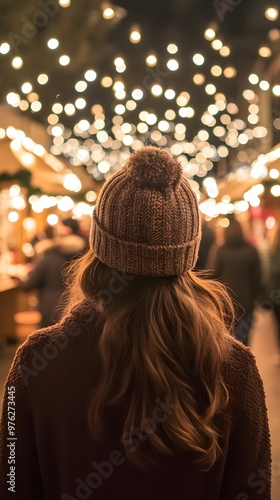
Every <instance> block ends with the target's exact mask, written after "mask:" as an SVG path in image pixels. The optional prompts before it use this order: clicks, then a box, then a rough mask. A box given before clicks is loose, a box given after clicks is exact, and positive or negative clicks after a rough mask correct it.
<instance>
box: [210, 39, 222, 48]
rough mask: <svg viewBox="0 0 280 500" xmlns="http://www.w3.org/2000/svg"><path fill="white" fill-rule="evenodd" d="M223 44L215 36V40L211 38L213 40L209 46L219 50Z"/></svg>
mask: <svg viewBox="0 0 280 500" xmlns="http://www.w3.org/2000/svg"><path fill="white" fill-rule="evenodd" d="M222 46H223V42H222V41H221V40H218V39H217V38H216V40H213V42H212V43H211V47H212V48H213V49H214V50H220V49H221V48H222Z"/></svg>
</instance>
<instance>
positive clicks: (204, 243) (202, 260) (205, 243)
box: [195, 216, 216, 270]
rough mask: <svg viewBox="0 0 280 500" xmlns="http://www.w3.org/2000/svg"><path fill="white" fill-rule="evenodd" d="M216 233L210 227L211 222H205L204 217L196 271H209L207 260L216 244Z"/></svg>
mask: <svg viewBox="0 0 280 500" xmlns="http://www.w3.org/2000/svg"><path fill="white" fill-rule="evenodd" d="M215 241H216V237H215V231H214V230H213V229H212V227H211V226H210V224H209V222H207V221H206V220H205V218H204V217H203V216H202V225H201V243H200V247H199V251H198V259H197V263H196V266H195V267H196V269H197V270H199V269H207V268H208V265H207V260H208V254H209V250H210V248H211V247H212V245H213V244H214V243H215Z"/></svg>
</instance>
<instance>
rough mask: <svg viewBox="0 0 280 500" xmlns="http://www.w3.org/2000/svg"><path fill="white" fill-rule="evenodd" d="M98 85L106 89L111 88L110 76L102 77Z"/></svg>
mask: <svg viewBox="0 0 280 500" xmlns="http://www.w3.org/2000/svg"><path fill="white" fill-rule="evenodd" d="M100 83H101V85H102V87H105V88H108V87H111V86H112V85H113V80H112V78H111V77H110V76H103V78H102V80H101V82H100Z"/></svg>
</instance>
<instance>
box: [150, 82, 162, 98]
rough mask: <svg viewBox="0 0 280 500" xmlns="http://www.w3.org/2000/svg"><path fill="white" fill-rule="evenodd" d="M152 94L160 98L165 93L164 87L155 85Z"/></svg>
mask: <svg viewBox="0 0 280 500" xmlns="http://www.w3.org/2000/svg"><path fill="white" fill-rule="evenodd" d="M151 92H152V94H153V95H154V96H157V97H158V96H160V95H161V94H162V92H163V90H162V87H161V86H160V85H157V84H156V85H153V86H152V88H151Z"/></svg>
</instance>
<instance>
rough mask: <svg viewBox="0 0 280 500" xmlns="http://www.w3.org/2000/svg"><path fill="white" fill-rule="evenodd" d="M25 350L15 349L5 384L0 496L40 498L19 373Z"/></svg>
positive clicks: (31, 429)
mask: <svg viewBox="0 0 280 500" xmlns="http://www.w3.org/2000/svg"><path fill="white" fill-rule="evenodd" d="M26 351H28V347H26V346H23V347H20V348H19V349H18V351H17V353H16V355H15V358H14V361H13V364H12V367H11V370H10V373H9V375H8V378H7V381H6V384H5V395H4V401H3V410H2V420H1V426H0V498H1V500H9V499H16V500H25V499H27V498H28V500H38V499H40V500H44V493H43V489H42V483H41V477H40V470H39V463H38V458H37V451H36V444H35V435H34V426H33V421H32V416H31V414H30V412H29V410H28V404H27V395H26V386H25V385H24V382H23V379H22V376H21V367H22V366H23V364H24V363H23V357H24V354H25V352H26Z"/></svg>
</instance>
